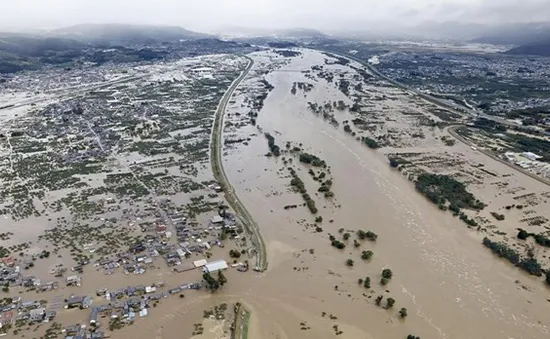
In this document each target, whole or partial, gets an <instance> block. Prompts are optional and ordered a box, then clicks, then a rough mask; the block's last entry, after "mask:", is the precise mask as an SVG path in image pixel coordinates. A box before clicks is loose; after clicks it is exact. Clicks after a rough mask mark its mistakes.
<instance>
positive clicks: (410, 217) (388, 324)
mask: <svg viewBox="0 0 550 339" xmlns="http://www.w3.org/2000/svg"><path fill="white" fill-rule="evenodd" d="M291 60H292V61H291V62H290V63H289V64H287V65H285V66H283V68H282V69H281V70H285V69H288V70H297V69H298V70H308V69H310V68H311V66H313V65H317V64H319V65H323V62H324V56H323V55H322V54H320V53H318V52H314V51H305V52H303V57H297V58H292V59H291ZM255 64H256V65H258V66H255V67H261V65H262V63H261V62H255ZM334 67H342V66H338V65H337V66H334ZM265 79H266V80H267V81H268V82H269V83H270V84H271V85H273V86H274V89H273V90H272V91H271V92H270V94H269V95H268V97H267V99H266V100H265V103H264V107H263V109H262V110H261V112H260V114H259V116H258V117H257V125H258V126H260V127H261V129H262V130H263V131H264V132H269V133H271V134H272V135H273V136H275V139H276V140H277V143H278V144H279V145H280V146H281V148H283V147H284V144H285V143H286V142H287V141H290V142H292V143H293V144H299V143H302V144H303V148H304V149H305V150H306V151H308V152H309V153H312V154H315V155H317V156H319V157H320V158H321V159H323V160H325V161H326V163H327V164H328V166H329V167H330V170H331V174H332V176H333V177H334V185H333V189H332V191H333V192H334V194H335V199H336V202H335V203H333V202H331V201H329V200H326V199H325V198H324V197H323V196H322V195H317V194H315V195H314V194H313V193H311V195H312V197H313V199H314V200H315V201H316V203H317V207H318V208H319V213H318V215H320V216H322V217H323V219H324V222H323V224H322V226H321V227H322V229H323V232H315V231H314V229H312V228H306V227H304V226H303V225H304V221H305V222H306V223H307V222H308V223H313V219H314V217H313V216H312V215H311V214H310V212H309V211H308V210H307V209H306V208H302V207H300V208H298V209H294V210H285V209H283V207H284V206H286V205H291V204H301V203H302V202H303V201H302V200H301V197H300V195H299V194H297V193H293V192H291V191H290V190H289V182H290V178H289V176H288V172H285V167H286V165H285V164H283V160H282V158H281V157H279V158H273V157H265V154H266V153H267V152H268V147H267V141H266V139H265V138H264V137H263V135H262V133H260V132H258V131H257V130H256V128H255V127H252V126H249V127H245V128H243V129H242V133H244V134H246V135H250V134H251V133H255V134H256V136H255V137H253V138H252V140H251V141H250V143H249V145H248V146H240V147H239V148H238V151H229V152H228V153H227V154H226V155H225V158H224V166H225V169H226V171H227V175H228V177H229V180H230V181H231V182H232V184H233V186H234V188H235V190H236V192H237V194H238V196H239V198H240V199H241V200H242V201H243V203H244V204H245V205H246V206H247V208H248V210H249V211H250V213H251V214H252V216H253V217H254V219H255V221H256V222H257V223H258V224H259V226H260V229H261V232H262V234H263V236H264V239H265V242H266V244H267V253H268V262H269V269H268V271H267V272H265V273H263V274H261V275H258V276H255V277H254V278H251V279H254V281H249V283H247V284H246V285H243V286H242V287H240V288H239V287H232V289H233V288H235V289H236V291H235V293H236V294H242V295H243V298H244V301H245V302H246V303H248V304H249V305H250V307H251V308H252V311H253V317H252V319H251V331H253V333H256V335H255V336H254V337H253V338H297V337H300V338H333V337H334V336H335V333H337V332H338V331H342V333H341V334H340V335H339V337H341V338H405V337H406V336H407V335H408V334H414V335H417V336H420V337H422V338H449V339H450V338H515V339H519V338H546V337H547V336H548V335H550V334H549V330H548V325H550V320H549V319H548V317H547V316H546V314H548V312H549V311H550V302H548V301H547V299H548V298H549V297H550V293H549V290H548V289H547V288H546V287H545V286H544V285H543V284H541V282H540V281H539V280H536V279H533V278H531V277H529V276H527V275H525V274H523V273H521V272H520V271H519V270H517V269H515V268H514V267H512V266H511V265H509V264H507V263H506V262H504V261H501V260H499V259H498V258H496V257H495V256H493V255H492V254H491V252H490V251H488V250H486V249H485V248H483V246H482V245H481V242H480V236H479V235H477V234H475V233H472V232H471V231H468V229H467V228H466V227H465V226H464V224H463V223H461V222H460V221H459V220H458V219H456V218H453V217H452V216H451V215H450V214H448V213H444V212H441V211H439V210H438V209H437V208H436V207H434V205H433V204H431V203H430V202H429V201H427V200H426V199H424V198H423V197H422V196H421V195H419V194H418V193H417V192H416V191H415V189H414V185H413V184H412V183H410V182H408V181H407V180H406V178H404V177H403V176H402V175H401V174H400V173H399V172H397V171H394V170H392V169H391V168H390V167H389V166H388V164H387V159H386V157H385V156H383V155H382V154H381V153H378V152H376V151H373V150H370V149H369V148H367V147H366V146H364V145H363V144H362V143H360V142H358V141H356V140H355V139H354V138H353V137H351V136H350V135H349V134H346V133H345V132H344V131H342V130H341V128H340V129H337V128H334V127H332V126H331V125H329V124H328V123H327V122H326V121H324V120H322V119H321V118H319V117H317V116H315V115H313V114H312V113H311V112H309V111H308V109H307V102H308V101H310V102H318V103H319V104H321V103H323V102H325V101H328V100H330V101H335V100H346V97H345V96H344V94H342V93H341V92H340V91H338V89H337V88H336V87H335V86H334V85H333V84H328V83H327V82H326V81H325V80H323V79H318V82H316V83H315V87H314V88H313V90H312V91H311V92H309V93H308V94H307V95H293V94H291V91H290V89H291V88H292V85H293V83H294V82H297V81H303V82H311V81H310V80H308V79H307V78H306V77H305V75H304V74H303V73H296V72H284V71H275V72H271V73H269V74H268V75H266V76H265ZM487 161H488V162H489V161H492V160H490V159H487ZM296 162H297V161H296ZM297 169H298V173H299V175H300V177H301V178H302V179H304V181H306V179H308V180H309V178H308V174H307V171H308V169H307V168H306V167H305V166H302V165H301V164H297ZM305 184H306V186H307V187H308V191H310V192H316V189H315V186H313V184H314V183H313V182H309V181H308V182H306V183H305ZM329 220H333V222H332V223H330V222H329ZM340 228H344V229H345V230H350V233H352V234H353V232H352V230H353V231H356V230H358V229H363V230H372V231H374V232H375V233H377V234H378V240H377V241H376V243H364V245H363V246H361V247H360V248H353V246H347V247H346V248H345V249H344V250H337V249H335V248H333V247H331V246H330V240H329V234H332V235H337V234H338V230H339V229H340ZM365 249H370V250H372V251H373V252H374V253H375V255H374V257H373V259H372V260H371V261H370V262H363V261H362V260H361V259H360V254H361V251H363V250H365ZM348 258H353V260H354V261H355V265H354V266H353V267H347V266H346V259H348ZM383 268H391V270H392V271H393V273H394V277H393V278H392V279H391V282H390V283H389V284H388V285H387V286H385V287H382V286H380V284H379V280H380V272H381V271H382V269H383ZM365 276H369V277H370V278H371V279H372V281H373V283H372V289H371V290H367V289H364V288H363V287H362V286H361V285H358V284H357V281H358V279H359V278H364V277H365ZM519 282H521V283H519ZM386 289H387V291H385V290H386ZM378 295H383V296H384V299H386V298H387V297H389V296H391V297H393V298H394V299H395V300H396V304H395V306H394V307H393V309H390V310H386V309H383V308H381V307H377V306H376V305H375V303H374V299H375V298H376V296H378ZM401 307H405V308H407V310H408V317H407V318H406V319H399V317H398V314H397V312H398V310H399V309H400V308H401ZM330 315H332V316H333V317H332V318H331V317H330ZM304 324H305V325H304ZM334 326H336V328H335V327H334Z"/></svg>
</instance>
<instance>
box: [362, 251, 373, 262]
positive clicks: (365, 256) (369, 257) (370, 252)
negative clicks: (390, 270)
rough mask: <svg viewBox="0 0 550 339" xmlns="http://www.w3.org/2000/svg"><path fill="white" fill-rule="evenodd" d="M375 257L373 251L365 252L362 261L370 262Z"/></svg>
mask: <svg viewBox="0 0 550 339" xmlns="http://www.w3.org/2000/svg"><path fill="white" fill-rule="evenodd" d="M373 255H374V253H373V252H372V251H363V253H361V259H363V260H370V259H371V258H372V256H373Z"/></svg>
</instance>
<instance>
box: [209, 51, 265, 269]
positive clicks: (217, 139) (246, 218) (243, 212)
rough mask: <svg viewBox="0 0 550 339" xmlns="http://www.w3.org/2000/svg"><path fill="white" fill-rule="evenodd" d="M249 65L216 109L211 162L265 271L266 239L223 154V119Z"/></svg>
mask: <svg viewBox="0 0 550 339" xmlns="http://www.w3.org/2000/svg"><path fill="white" fill-rule="evenodd" d="M247 59H248V65H247V66H246V69H245V70H243V72H242V73H241V75H240V76H239V78H237V79H236V80H235V81H234V82H233V84H231V86H230V87H229V89H228V90H227V92H225V94H224V95H223V97H222V99H221V100H220V103H219V105H218V108H217V110H216V116H215V118H214V126H213V128H212V137H211V142H210V164H211V166H212V173H213V174H214V178H215V179H216V181H218V183H219V184H220V186H221V187H223V190H224V193H225V200H226V201H227V203H228V204H229V206H231V208H232V209H233V210H234V211H235V213H236V214H237V217H238V218H239V220H241V222H242V223H243V225H244V227H245V228H246V230H247V231H248V232H249V233H250V234H251V235H252V242H253V244H254V246H255V247H256V252H257V254H256V266H255V270H258V271H265V270H266V269H267V254H266V249H265V244H264V240H263V238H262V235H261V233H260V229H259V227H258V224H256V222H255V221H254V219H253V218H252V216H251V215H250V213H249V212H248V210H247V209H246V207H245V206H244V204H243V203H242V202H241V201H240V200H239V197H238V196H237V194H236V192H235V189H234V188H233V186H231V183H230V181H229V179H228V178H227V175H226V173H225V169H224V167H223V156H222V139H223V136H222V132H223V121H224V116H225V110H226V108H227V103H228V102H229V99H230V98H231V96H232V95H233V93H234V92H235V90H236V89H237V87H238V86H239V84H240V83H241V82H242V81H243V80H244V78H245V77H246V75H247V74H248V72H249V71H250V69H251V68H252V65H254V61H253V60H252V59H250V58H248V57H247Z"/></svg>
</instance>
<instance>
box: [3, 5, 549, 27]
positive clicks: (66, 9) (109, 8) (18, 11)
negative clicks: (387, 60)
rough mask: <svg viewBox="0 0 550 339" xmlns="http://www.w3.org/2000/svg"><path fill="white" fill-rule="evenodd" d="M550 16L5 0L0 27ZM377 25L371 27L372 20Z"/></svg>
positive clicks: (498, 9)
mask: <svg viewBox="0 0 550 339" xmlns="http://www.w3.org/2000/svg"><path fill="white" fill-rule="evenodd" d="M426 20H433V21H455V20H456V21H462V22H476V23H490V24H495V23H508V22H530V21H550V0H378V1H375V0H0V29H8V28H9V29H22V28H33V29H34V28H57V27H62V26H67V25H73V24H78V23H144V24H170V25H180V26H185V27H188V28H192V29H201V30H204V29H207V28H215V27H220V26H224V25H236V26H247V27H266V28H284V27H311V28H317V29H323V28H325V29H339V28H341V29H365V28H368V27H369V26H371V25H375V24H380V23H385V24H388V23H399V24H403V23H409V24H413V23H419V22H422V21H426ZM371 27H372V26H371Z"/></svg>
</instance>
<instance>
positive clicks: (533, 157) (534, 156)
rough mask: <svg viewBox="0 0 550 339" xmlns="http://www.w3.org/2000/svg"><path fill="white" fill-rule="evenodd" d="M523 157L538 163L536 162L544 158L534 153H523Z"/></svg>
mask: <svg viewBox="0 0 550 339" xmlns="http://www.w3.org/2000/svg"><path fill="white" fill-rule="evenodd" d="M521 156H522V157H524V158H527V159H529V160H531V161H536V160H538V159H540V158H542V157H541V156H540V155H537V154H535V153H532V152H523V153H521Z"/></svg>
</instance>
